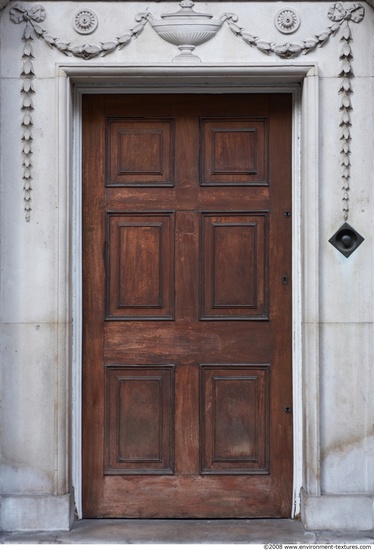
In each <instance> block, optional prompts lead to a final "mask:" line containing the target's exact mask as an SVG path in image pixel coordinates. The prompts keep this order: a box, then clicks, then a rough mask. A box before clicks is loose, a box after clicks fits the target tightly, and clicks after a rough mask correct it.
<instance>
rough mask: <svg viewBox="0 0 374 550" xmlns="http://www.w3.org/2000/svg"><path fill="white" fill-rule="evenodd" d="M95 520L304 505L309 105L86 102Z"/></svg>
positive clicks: (284, 510)
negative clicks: (297, 247) (300, 267)
mask: <svg viewBox="0 0 374 550" xmlns="http://www.w3.org/2000/svg"><path fill="white" fill-rule="evenodd" d="M83 146H84V149H83V151H84V154H83V181H84V186H83V203H84V208H83V308H84V311H83V314H84V329H83V509H84V516H85V517H128V518H133V517H138V518H143V517H149V518H155V517H159V518H160V517H161V518H162V517H165V518H167V517H181V518H192V517H197V518H199V517H202V518H203V517H205V518H214V517H216V518H222V517H224V518H229V517H237V518H239V517H244V518H247V517H248V518H249V517H284V516H289V515H290V511H291V502H292V464H293V460H292V414H289V412H290V409H291V407H292V403H291V398H292V390H291V354H292V344H291V332H292V325H291V219H290V212H291V97H290V95H288V94H280V95H275V94H267V95H266V94H261V95H253V94H252V95H250V94H248V95H244V94H243V95H242V94H240V95H239V94H235V95H220V94H217V95H208V94H207V95H161V94H160V95H126V96H119V95H111V96H108V95H107V96H104V95H103V96H86V97H84V101H83Z"/></svg>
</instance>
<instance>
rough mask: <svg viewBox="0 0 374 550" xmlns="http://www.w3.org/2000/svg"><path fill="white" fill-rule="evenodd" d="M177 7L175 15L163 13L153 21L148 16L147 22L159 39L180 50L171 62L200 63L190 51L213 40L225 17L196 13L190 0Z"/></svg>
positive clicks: (152, 18)
mask: <svg viewBox="0 0 374 550" xmlns="http://www.w3.org/2000/svg"><path fill="white" fill-rule="evenodd" d="M179 5H180V6H181V9H180V10H178V11H176V12H175V13H164V14H162V15H161V19H155V17H154V16H153V15H152V14H149V15H148V21H149V23H150V25H151V26H152V27H153V28H154V30H155V31H156V32H157V34H158V35H159V36H160V37H161V38H163V39H164V40H166V41H167V42H170V43H171V44H175V45H176V46H178V48H179V49H180V50H181V53H180V54H179V55H177V56H176V57H175V58H174V59H173V61H177V62H179V61H182V62H187V63H189V62H190V63H194V62H196V61H200V58H199V57H198V56H197V55H194V54H193V53H192V51H193V50H194V49H195V47H196V46H198V45H199V44H203V42H206V41H207V40H210V39H211V38H213V36H215V35H216V34H217V32H218V31H219V29H220V28H221V27H222V25H223V22H224V21H225V19H226V17H225V16H223V17H222V18H221V19H213V15H211V14H210V13H199V12H196V11H194V10H193V6H194V2H193V1H192V0H182V1H181V2H180V4H179Z"/></svg>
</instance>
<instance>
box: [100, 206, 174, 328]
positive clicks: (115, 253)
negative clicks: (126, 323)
mask: <svg viewBox="0 0 374 550" xmlns="http://www.w3.org/2000/svg"><path fill="white" fill-rule="evenodd" d="M107 233H108V250H107V260H106V261H107V319H117V320H120V319H123V320H125V319H127V320H129V319H172V318H173V315H174V214H173V213H170V212H165V213H154V214H148V213H140V212H139V213H134V212H132V213H115V214H114V213H110V214H108V223H107Z"/></svg>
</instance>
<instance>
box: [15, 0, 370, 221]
mask: <svg viewBox="0 0 374 550" xmlns="http://www.w3.org/2000/svg"><path fill="white" fill-rule="evenodd" d="M182 1H183V0H182ZM191 5H193V2H191ZM364 15H365V8H364V7H363V6H362V5H361V4H353V6H352V7H350V8H348V9H344V8H343V5H342V4H340V3H335V4H333V5H332V6H330V8H329V10H328V12H327V16H328V18H329V19H330V21H332V24H331V25H329V26H328V27H327V28H326V29H325V30H324V31H322V32H320V33H318V34H316V35H314V36H313V37H312V38H308V39H306V40H300V41H295V42H285V43H281V44H276V43H274V42H271V41H268V40H263V39H261V38H259V37H257V36H255V35H254V34H251V33H249V32H248V31H247V30H246V29H244V28H243V27H240V25H239V24H238V20H239V18H238V16H237V15H235V14H233V13H225V14H223V15H222V16H221V19H223V20H224V21H225V22H226V23H227V24H228V26H229V28H230V29H231V31H232V32H233V33H234V34H235V36H237V37H239V38H241V39H242V40H243V41H244V42H245V43H246V44H248V45H249V46H251V47H253V48H256V49H257V50H259V51H260V52H263V53H264V54H267V55H270V54H274V55H276V56H278V57H281V58H284V59H293V58H295V57H298V56H299V55H301V54H303V55H306V54H308V53H310V52H312V51H313V50H315V49H316V48H317V47H322V46H324V45H325V43H326V42H327V41H328V40H329V38H330V37H332V36H335V35H336V34H337V33H338V31H339V30H341V39H340V41H341V43H342V49H341V55H340V61H341V70H340V72H339V77H340V78H341V85H340V88H339V94H340V95H341V99H340V113H341V117H340V123H339V124H340V128H341V136H340V141H341V152H340V155H341V169H342V173H341V178H342V191H343V198H342V200H343V218H344V220H345V221H347V219H348V214H349V191H350V167H351V160H350V157H351V147H350V143H351V131H350V129H351V126H352V122H351V111H352V103H351V95H352V93H353V90H352V79H353V76H354V75H353V70H352V59H353V55H352V48H351V42H352V34H351V28H350V23H351V22H353V23H360V22H361V21H362V20H363V18H364ZM152 17H153V16H152V15H151V14H150V13H149V12H143V13H138V14H137V15H136V16H135V25H134V26H133V27H132V28H130V29H129V30H127V31H125V32H124V33H123V34H121V36H118V37H115V38H114V39H112V40H110V41H107V42H100V43H99V44H88V43H84V44H81V45H76V44H72V43H70V42H68V41H66V40H60V39H59V38H56V37H54V36H52V35H51V34H50V33H49V32H48V30H46V29H45V28H43V27H42V26H41V25H40V23H42V22H43V21H44V20H45V19H46V10H45V9H44V7H43V6H41V5H35V6H32V7H31V8H29V9H26V8H25V7H23V6H22V5H20V4H16V5H15V6H13V7H12V8H11V9H10V19H11V21H12V22H13V23H25V29H24V32H23V36H22V40H23V42H24V46H23V54H22V62H23V64H22V71H21V75H20V76H21V79H22V87H21V94H22V107H21V109H22V123H21V125H22V155H23V189H24V202H25V217H26V220H27V221H30V213H31V209H32V208H31V191H32V183H31V182H32V153H33V152H32V140H33V134H32V127H33V111H34V105H33V95H34V94H35V88H34V83H33V81H34V79H35V71H34V64H33V59H34V55H33V44H32V43H33V40H34V37H35V36H36V37H37V38H39V39H41V40H44V42H45V43H46V44H47V45H48V46H49V47H50V48H52V49H55V50H58V51H59V52H61V53H63V54H64V55H67V56H74V57H79V58H82V59H85V60H90V59H94V58H97V57H103V56H106V55H108V54H110V53H113V52H115V51H116V50H120V49H122V48H124V47H125V46H126V45H127V44H129V43H130V42H131V41H132V40H133V39H134V38H137V37H138V36H139V34H140V33H141V32H142V31H143V29H144V27H145V25H146V24H147V22H148V21H149V19H150V18H152Z"/></svg>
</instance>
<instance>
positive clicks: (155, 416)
mask: <svg viewBox="0 0 374 550" xmlns="http://www.w3.org/2000/svg"><path fill="white" fill-rule="evenodd" d="M105 403H106V410H105V455H106V465H105V473H106V474H112V475H127V474H130V475H134V474H148V475H149V474H163V475H164V474H172V473H173V468H174V466H173V462H174V421H173V416H174V366H169V365H166V366H158V365H156V366H152V365H142V366H136V365H135V366H134V365H129V366H126V365H119V366H118V365H116V366H113V365H109V366H106V368H105Z"/></svg>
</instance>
